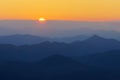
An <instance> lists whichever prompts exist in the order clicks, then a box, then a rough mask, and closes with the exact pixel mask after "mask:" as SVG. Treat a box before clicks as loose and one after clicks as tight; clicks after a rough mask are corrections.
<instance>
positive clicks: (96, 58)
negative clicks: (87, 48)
mask: <svg viewBox="0 0 120 80" xmlns="http://www.w3.org/2000/svg"><path fill="white" fill-rule="evenodd" d="M76 59H77V60H79V61H80V62H82V63H83V64H86V65H90V66H96V67H99V68H104V69H114V70H120V50H113V51H107V52H104V53H98V54H93V55H87V56H83V57H78V58H76Z"/></svg>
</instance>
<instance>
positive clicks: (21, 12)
mask: <svg viewBox="0 0 120 80" xmlns="http://www.w3.org/2000/svg"><path fill="white" fill-rule="evenodd" d="M40 17H45V18H47V19H48V20H103V21H104V20H120V0H0V19H38V18H40Z"/></svg>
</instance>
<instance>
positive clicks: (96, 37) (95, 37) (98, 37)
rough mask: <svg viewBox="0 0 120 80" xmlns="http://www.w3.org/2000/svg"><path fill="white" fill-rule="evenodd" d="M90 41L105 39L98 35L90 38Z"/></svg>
mask: <svg viewBox="0 0 120 80" xmlns="http://www.w3.org/2000/svg"><path fill="white" fill-rule="evenodd" d="M89 39H105V38H103V37H100V36H98V35H93V36H92V37H90V38H89Z"/></svg>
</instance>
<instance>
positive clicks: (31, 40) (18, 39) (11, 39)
mask: <svg viewBox="0 0 120 80" xmlns="http://www.w3.org/2000/svg"><path fill="white" fill-rule="evenodd" d="M48 40H49V38H45V37H39V36H33V35H28V34H26V35H20V34H15V35H10V36H0V44H13V45H29V44H38V43H41V42H44V41H48Z"/></svg>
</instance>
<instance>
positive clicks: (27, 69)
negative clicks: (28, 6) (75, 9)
mask: <svg viewBox="0 0 120 80" xmlns="http://www.w3.org/2000/svg"><path fill="white" fill-rule="evenodd" d="M119 61H120V42H119V41H117V40H114V39H105V38H102V37H99V36H96V35H95V36H92V37H90V38H88V39H86V40H83V41H74V42H71V43H63V42H50V41H45V42H41V43H39V44H31V45H30V44H29V45H21V46H17V45H12V44H1V45H0V80H89V79H92V80H119V79H120V77H119V75H120V63H119Z"/></svg>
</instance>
